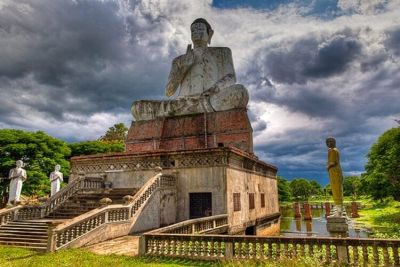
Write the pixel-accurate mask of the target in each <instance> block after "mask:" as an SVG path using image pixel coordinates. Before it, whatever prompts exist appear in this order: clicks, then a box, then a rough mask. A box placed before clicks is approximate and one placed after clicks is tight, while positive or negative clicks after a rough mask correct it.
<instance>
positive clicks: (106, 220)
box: [104, 210, 108, 223]
mask: <svg viewBox="0 0 400 267" xmlns="http://www.w3.org/2000/svg"><path fill="white" fill-rule="evenodd" d="M104 223H108V210H107V211H106V212H105V213H104Z"/></svg>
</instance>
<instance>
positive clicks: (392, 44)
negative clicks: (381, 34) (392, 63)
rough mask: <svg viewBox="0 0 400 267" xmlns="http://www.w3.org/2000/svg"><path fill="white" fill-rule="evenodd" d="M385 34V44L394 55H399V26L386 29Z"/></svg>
mask: <svg viewBox="0 0 400 267" xmlns="http://www.w3.org/2000/svg"><path fill="white" fill-rule="evenodd" d="M386 34H387V38H386V40H385V46H386V47H387V48H388V49H389V51H391V52H392V53H393V54H394V55H395V56H398V57H400V27H397V28H394V29H391V30H388V31H387V32H386Z"/></svg>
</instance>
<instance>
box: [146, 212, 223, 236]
mask: <svg viewBox="0 0 400 267" xmlns="http://www.w3.org/2000/svg"><path fill="white" fill-rule="evenodd" d="M227 230H228V214H220V215H214V216H208V217H203V218H198V219H192V220H186V221H183V222H179V223H175V224H172V225H169V226H166V227H163V228H159V229H156V230H153V231H150V232H147V233H148V234H158V233H168V234H203V233H211V232H212V233H223V232H226V231H227Z"/></svg>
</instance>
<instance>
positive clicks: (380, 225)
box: [357, 199, 400, 238]
mask: <svg viewBox="0 0 400 267" xmlns="http://www.w3.org/2000/svg"><path fill="white" fill-rule="evenodd" d="M364 204H366V207H365V208H364V209H362V210H360V211H359V214H360V216H361V217H360V218H358V219H357V222H360V223H363V224H365V225H366V226H368V227H371V228H373V229H374V237H382V238H400V202H399V201H394V200H392V199H387V200H385V201H383V202H376V201H372V200H365V201H364Z"/></svg>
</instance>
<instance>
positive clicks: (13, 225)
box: [0, 223, 47, 229]
mask: <svg viewBox="0 0 400 267" xmlns="http://www.w3.org/2000/svg"><path fill="white" fill-rule="evenodd" d="M7 226H9V227H15V228H35V229H47V225H45V224H44V225H34V224H18V223H8V224H7ZM0 229H1V228H0Z"/></svg>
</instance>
